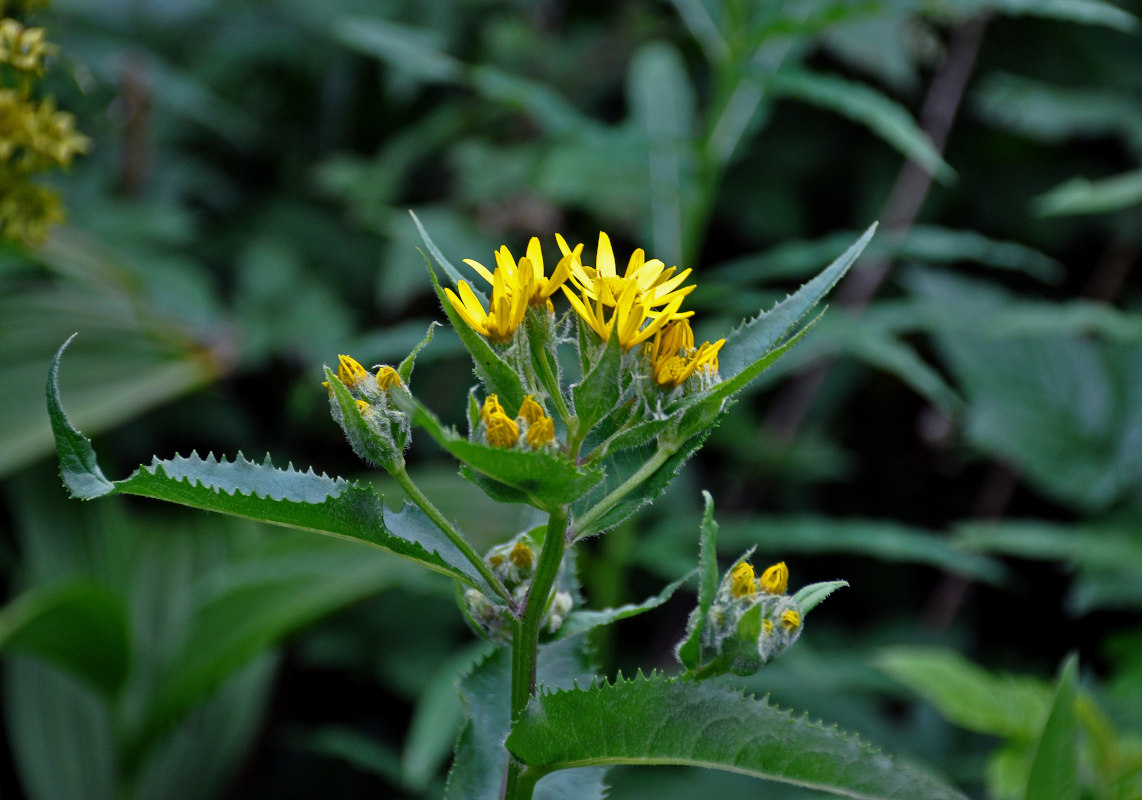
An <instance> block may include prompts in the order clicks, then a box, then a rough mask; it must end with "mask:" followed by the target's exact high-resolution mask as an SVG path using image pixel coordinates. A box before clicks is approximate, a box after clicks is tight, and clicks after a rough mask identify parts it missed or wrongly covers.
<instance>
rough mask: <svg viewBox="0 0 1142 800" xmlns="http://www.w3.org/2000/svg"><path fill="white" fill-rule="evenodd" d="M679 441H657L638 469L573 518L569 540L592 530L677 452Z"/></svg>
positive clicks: (576, 539) (577, 538)
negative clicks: (573, 522)
mask: <svg viewBox="0 0 1142 800" xmlns="http://www.w3.org/2000/svg"><path fill="white" fill-rule="evenodd" d="M678 447H679V443H678V442H674V441H672V440H667V441H662V440H659V442H658V449H657V450H655V451H654V455H653V456H651V457H650V459H649V460H648V461H647V462H646V463H645V464H643V465H642V466H641V467H639V468H638V471H637V472H636V473H634V474H633V475H631V476H630V477H629V478H627V479H626V480H625V481H623V482H622V484H621V485H620V486H618V487H617V488H616V489H615V490H614V491H613V492H611V493H610V494H608V495H607V496H606V497H604V498H603V499H602V500H600V501H599V502H598V504H597V505H595V506H594V508H592V509H591V510H590V511H588V512H587V513H586V514H584V515H583V516H582V518H581V519H577V520H575V527H574V528H572V529H571V537H570V540H571V541H572V542H575V541H578V540H579V538H580V537H582V536H584V535H586V534H589V533H591V532H592V528H593V527H594V525H595V523H597V522H598V521H599V520H600V519H602V518H603V516H604V515H605V514H606V513H607V512H608V511H610V510H611V509H612V508H614V507H615V506H617V505H618V504H619V501H621V500H622V499H623V498H624V497H626V496H627V495H628V494H630V493H631V492H632V491H634V490H635V489H636V488H638V486H639V484H641V483H642V482H643V481H645V480H646V479H647V478H649V477H650V476H651V475H653V474H654V473H655V472H657V471H658V468H659V467H661V466H662V465H663V464H665V463H666V462H667V461H669V460H670V457H671V456H672V455H674V454H675V453H677V452H678Z"/></svg>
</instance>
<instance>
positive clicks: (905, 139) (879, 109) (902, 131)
mask: <svg viewBox="0 0 1142 800" xmlns="http://www.w3.org/2000/svg"><path fill="white" fill-rule="evenodd" d="M770 86H771V88H772V90H773V91H774V92H775V93H777V94H779V95H784V96H786V97H794V98H797V99H798V100H801V101H803V102H806V103H809V104H811V105H815V106H818V107H820V108H825V109H828V110H829V111H834V112H836V113H838V114H840V115H842V116H844V117H848V118H849V119H851V120H852V121H854V122H857V123H860V124H861V125H864V126H865V127H867V128H868V129H869V130H871V131H872V132H873V133H875V134H876V135H877V136H879V137H880V138H881V139H883V140H884V141H885V142H887V143H888V144H890V145H891V146H892V147H895V148H896V149H897V150H898V151H899V152H900V153H901V154H902V155H903V156H905V157H906V158H908V159H909V160H910V161H912V162H913V163H914V164H916V165H917V166H918V167H920V168H921V169H923V170H924V171H925V172H927V173H928V174H930V175H934V176H935V177H936V179H937V180H939V181H940V182H941V183H952V182H954V181H955V177H956V173H955V170H953V169H952V168H951V167H950V166H949V165H948V163H947V162H946V161H944V159H943V158H942V157H941V156H940V152H939V151H938V150H937V149H936V147H935V146H934V145H933V144H932V140H931V139H930V138H929V137H928V134H927V133H925V132H924V130H923V129H922V128H921V127H920V125H919V123H917V122H916V120H915V119H913V118H912V115H911V114H910V113H909V112H908V109H906V108H905V107H904V106H902V105H900V104H899V103H897V102H896V101H895V100H893V99H892V98H890V97H888V96H887V95H885V94H883V93H881V92H880V91H878V90H877V89H874V88H872V87H871V86H869V85H867V84H864V83H858V82H856V81H850V80H846V79H844V78H840V77H837V76H835V75H822V74H819V73H815V72H809V71H806V70H800V69H787V70H782V71H780V72H779V73H778V74H777V75H776V76H774V78H773V80H772V81H771V83H770Z"/></svg>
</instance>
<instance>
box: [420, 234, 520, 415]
mask: <svg viewBox="0 0 1142 800" xmlns="http://www.w3.org/2000/svg"><path fill="white" fill-rule="evenodd" d="M418 224H419V223H418ZM421 233H422V235H423V236H424V237H425V243H426V244H428V242H430V241H431V240H430V239H428V233H427V232H426V231H424V229H423V228H422V229H421ZM434 248H435V245H430V246H429V249H430V250H432V249H434ZM436 252H439V251H436ZM424 263H425V266H427V267H428V274H429V277H431V278H432V288H433V289H434V290H435V291H436V297H437V299H439V300H440V307H441V308H442V309H444V313H445V315H446V316H447V317H448V321H449V322H451V323H452V328H453V329H454V330H455V331H456V335H457V336H459V337H460V341H461V342H463V343H464V348H465V349H466V350H467V351H468V354H469V355H471V356H472V360H473V361H474V362H475V367H476V377H478V378H479V379H480V383H482V384H484V386H485V387H486V388H487V390H488V391H489V392H494V393H495V394H498V395H499V396H500V399H501V402H503V403H504V404H505V405H507V406H510V407H511V408H519V406H520V404H521V403H522V402H523V398H524V395H525V394H526V392H525V391H524V388H523V382H522V381H520V377H519V374H518V373H517V372H516V371H515V370H514V369H512V368H511V366H510V365H508V363H507V362H506V361H504V360H503V359H502V358H500V356H499V354H498V353H497V352H496V351H495V350H493V349H492V347H491V345H489V344H488V342H487V341H486V340H485V339H484V337H483V336H481V335H480V334H478V333H477V332H476V331H474V330H472V329H471V328H470V327H469V326H468V323H467V322H465V321H464V320H463V318H461V316H460V315H459V314H458V313H456V309H454V308H453V307H452V303H451V302H450V301H449V300H448V297H447V295H445V294H444V290H443V289H442V288H441V287H440V281H439V280H437V278H436V272H435V271H434V270H433V269H432V264H430V263H429V262H428V258H427V257H426V258H425V260H424ZM438 263H441V264H443V263H446V262H438Z"/></svg>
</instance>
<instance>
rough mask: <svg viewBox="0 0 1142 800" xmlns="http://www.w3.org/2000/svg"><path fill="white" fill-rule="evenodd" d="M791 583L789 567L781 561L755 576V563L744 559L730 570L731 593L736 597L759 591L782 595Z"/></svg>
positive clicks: (751, 594)
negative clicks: (759, 575)
mask: <svg viewBox="0 0 1142 800" xmlns="http://www.w3.org/2000/svg"><path fill="white" fill-rule="evenodd" d="M788 585H789V568H788V567H787V566H785V562H784V561H781V562H779V563H777V564H774V565H773V566H772V567H769V568H768V569H766V570H765V572H763V573H761V577H760V578H755V577H754V572H753V565H752V564H750V563H749V562H748V561H742V562H740V563H739V564H738V565H737V566H735V567H734V568H733V571H731V572H730V594H732V595H733V596H734V597H753V596H754V595H755V594H757V593H758V592H765V593H766V594H775V595H782V594H785V588H786V587H787V586H788ZM794 627H797V626H796V625H795V626H794Z"/></svg>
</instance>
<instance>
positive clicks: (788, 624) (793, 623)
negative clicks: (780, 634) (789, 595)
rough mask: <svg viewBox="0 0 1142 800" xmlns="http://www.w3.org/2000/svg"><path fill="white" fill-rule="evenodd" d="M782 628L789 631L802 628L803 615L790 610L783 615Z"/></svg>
mask: <svg viewBox="0 0 1142 800" xmlns="http://www.w3.org/2000/svg"><path fill="white" fill-rule="evenodd" d="M781 627H782V628H784V629H785V630H787V631H795V630H797V629H798V628H800V627H801V615H800V614H798V613H797V612H796V611H794V610H793V609H789V610H788V611H786V612H785V613H784V614H782V615H781Z"/></svg>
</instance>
